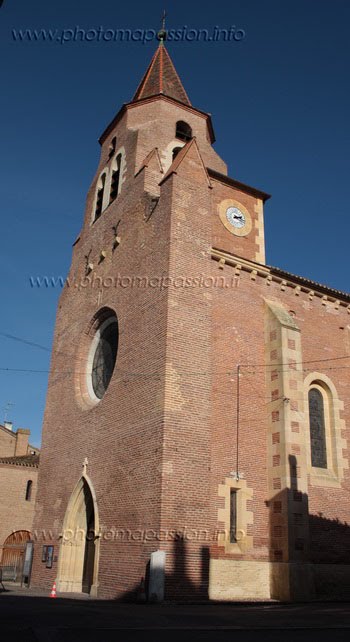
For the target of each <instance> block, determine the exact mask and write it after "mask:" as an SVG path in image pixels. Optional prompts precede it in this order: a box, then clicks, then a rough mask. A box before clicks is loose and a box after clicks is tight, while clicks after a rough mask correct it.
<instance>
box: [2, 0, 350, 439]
mask: <svg viewBox="0 0 350 642" xmlns="http://www.w3.org/2000/svg"><path fill="white" fill-rule="evenodd" d="M164 4H165V9H166V12H167V27H168V28H169V29H181V30H182V31H183V32H185V31H186V30H185V26H186V27H187V33H190V36H189V38H190V37H193V36H192V33H194V32H190V31H189V30H190V29H205V28H206V29H208V30H209V33H210V34H211V33H213V32H214V31H213V30H214V28H215V27H216V26H217V27H219V28H221V29H230V28H231V27H232V28H233V29H232V31H231V33H232V34H235V39H234V38H232V39H231V41H224V40H223V39H221V41H220V40H219V41H211V42H203V41H201V42H198V41H196V40H194V41H190V40H189V39H185V38H184V39H183V40H182V41H177V42H174V41H173V42H169V43H168V45H167V46H168V50H169V53H170V55H171V57H172V59H173V61H174V63H175V66H176V68H177V71H178V73H179V75H180V77H181V79H182V81H183V84H184V86H185V89H186V91H187V93H188V94H189V96H190V99H191V102H192V104H193V105H194V106H195V107H198V108H199V109H202V110H203V111H208V112H210V113H211V114H212V116H213V123H214V129H215V134H216V141H217V142H216V143H215V148H216V150H217V152H218V153H219V154H220V156H222V158H223V159H224V160H225V161H226V162H227V163H228V167H229V175H230V176H232V177H234V178H235V179H237V180H240V181H242V182H244V183H247V184H249V185H252V186H254V187H257V188H260V189H262V190H263V191H266V192H268V193H269V194H271V195H272V198H271V200H269V201H268V202H267V204H266V206H265V225H266V228H265V233H266V249H267V263H268V264H269V265H273V266H278V267H280V268H283V269H285V270H288V271H290V272H293V273H295V274H300V275H302V276H306V277H308V278H311V279H313V280H315V281H318V282H321V283H325V284H327V285H330V286H332V287H335V288H337V289H340V290H345V291H346V290H348V289H349V286H348V277H349V267H348V257H349V252H348V235H349V232H350V222H349V208H350V198H349V189H348V184H349V148H350V145H349V143H350V140H349V121H350V118H349V114H350V89H349V80H348V79H349V62H350V40H349V36H348V29H349V23H350V3H349V2H348V0H283V1H281V0H264V1H262V0H237V1H235V0H231V1H230V2H227V0H216V1H215V2H214V3H208V4H207V3H204V2H202V1H201V2H197V1H192V2H191V1H190V0H186V2H185V1H184V0H176V2H175V0H161V1H158V0H148V2H141V0H134V2H133V3H124V2H123V3H122V2H115V1H113V0H99V2H92V1H91V0H87V1H85V2H81V1H80V2H72V0H59V1H58V0H57V1H55V0H52V1H51V2H50V3H47V2H44V0H41V1H33V0H31V1H28V0H19V1H16V0H4V2H3V4H2V6H1V8H0V56H1V93H2V98H1V103H0V115H1V118H0V127H1V132H0V141H1V143H0V144H1V153H0V163H1V180H0V191H1V196H0V216H1V228H0V238H1V252H0V268H1V280H0V284H1V285H0V287H1V301H2V314H1V321H0V422H2V421H3V420H4V419H5V418H7V419H8V420H12V421H13V422H14V427H15V429H16V428H18V427H26V428H30V430H31V433H32V434H31V442H32V443H33V444H34V445H39V444H40V435H41V425H42V417H43V412H44V407H45V395H46V388H47V377H48V374H47V373H48V370H49V368H50V351H51V344H52V336H53V330H54V323H55V313H56V306H57V301H58V297H59V295H60V292H61V287H60V286H59V285H58V286H57V287H49V288H46V287H42V288H38V287H32V285H31V281H30V279H31V277H33V278H34V279H36V277H37V276H39V277H43V276H48V277H52V276H53V277H55V278H56V279H58V278H59V277H60V276H62V277H63V279H64V277H65V276H66V275H67V272H68V269H69V265H70V260H71V252H72V243H73V241H74V239H75V237H76V236H77V234H78V232H79V230H80V227H81V223H82V219H83V213H84V204H85V197H86V192H87V190H88V187H89V185H90V182H91V180H92V178H93V176H94V173H95V170H96V167H97V163H98V158H99V145H98V142H97V140H98V137H99V135H100V134H101V133H102V131H103V130H104V128H105V126H106V125H107V124H108V123H109V122H110V120H111V119H112V118H113V116H114V115H115V114H116V113H117V111H118V110H119V108H120V107H121V105H122V104H123V103H124V102H128V101H129V100H130V99H131V97H132V95H133V93H134V92H135V90H136V87H137V85H138V83H139V81H140V79H141V77H142V75H143V73H144V71H145V69H146V67H147V66H148V64H149V61H150V58H151V56H152V54H153V52H154V50H155V47H156V46H157V43H156V42H155V41H154V40H152V41H150V42H144V43H143V42H142V41H141V42H140V41H138V38H140V37H141V35H140V34H142V33H143V32H144V33H146V32H145V30H148V29H151V30H152V29H156V30H157V29H158V28H159V26H160V20H161V15H162V12H163V9H164ZM42 28H44V29H51V30H52V32H51V33H54V34H55V35H54V40H53V41H45V42H44V41H43V40H40V41H36V42H33V41H32V42H29V41H28V40H24V41H20V40H19V39H18V30H19V29H22V30H25V29H32V30H34V29H37V30H40V29H42ZM77 28H80V29H85V34H87V33H88V32H89V30H91V29H92V30H93V29H95V30H97V31H98V30H100V33H101V34H106V33H107V32H108V30H110V29H114V30H117V29H131V30H133V33H134V36H133V37H134V41H129V42H126V41H125V40H124V41H121V40H120V39H119V40H118V39H117V40H112V41H107V38H108V37H110V36H106V40H103V39H102V36H100V40H97V39H95V40H90V41H87V40H86V39H85V40H84V41H82V40H81V37H82V36H80V39H79V36H76V40H75V41H73V40H72V38H73V36H72V34H73V33H75V30H76V29H77ZM14 29H15V30H16V34H17V40H16V39H15V37H14V34H13V30H14ZM64 29H65V30H68V31H65V32H64V36H63V35H62V34H63V31H62V30H64ZM56 30H57V32H56ZM69 30H71V31H69ZM142 30H143V32H142ZM84 37H85V38H88V37H90V38H94V32H93V31H92V32H91V31H90V35H89V36H86V35H85V36H84ZM97 37H98V36H95V38H97ZM63 40H66V41H65V42H63ZM11 404H12V405H11Z"/></svg>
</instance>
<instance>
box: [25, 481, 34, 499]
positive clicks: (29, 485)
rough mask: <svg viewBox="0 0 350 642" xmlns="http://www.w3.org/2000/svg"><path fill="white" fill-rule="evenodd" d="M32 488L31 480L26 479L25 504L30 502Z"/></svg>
mask: <svg viewBox="0 0 350 642" xmlns="http://www.w3.org/2000/svg"><path fill="white" fill-rule="evenodd" d="M32 486H33V482H32V480H31V479H28V481H27V487H26V501H27V502H30V500H31V497H32Z"/></svg>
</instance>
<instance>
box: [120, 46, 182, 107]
mask: <svg viewBox="0 0 350 642" xmlns="http://www.w3.org/2000/svg"><path fill="white" fill-rule="evenodd" d="M158 94H163V95H164V96H169V97H170V98H174V99H175V100H178V101H179V102H180V103H183V104H184V105H188V106H191V103H190V100H189V98H188V96H187V94H186V92H185V89H184V87H183V85H182V82H181V80H180V78H179V76H178V74H177V71H176V69H175V67H174V65H173V62H172V60H171V58H170V56H169V54H168V52H167V50H166V48H165V46H164V44H163V43H161V44H160V45H159V47H158V49H157V51H156V52H155V53H154V55H153V58H152V60H151V63H150V65H149V67H148V69H147V71H146V73H145V75H144V77H143V78H142V80H141V83H140V85H139V86H138V88H137V91H136V94H135V96H134V97H133V102H135V101H137V100H143V99H144V98H149V97H150V96H156V95H158Z"/></svg>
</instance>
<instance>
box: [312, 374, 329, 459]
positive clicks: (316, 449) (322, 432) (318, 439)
mask: <svg viewBox="0 0 350 642" xmlns="http://www.w3.org/2000/svg"><path fill="white" fill-rule="evenodd" d="M308 399H309V428H310V451H311V465H312V466H314V467H315V468H327V441H326V416H325V399H324V393H323V391H322V388H321V387H320V386H319V385H316V384H314V385H312V386H311V387H310V389H309V393H308ZM327 420H328V417H327Z"/></svg>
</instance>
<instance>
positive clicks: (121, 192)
mask: <svg viewBox="0 0 350 642" xmlns="http://www.w3.org/2000/svg"><path fill="white" fill-rule="evenodd" d="M164 37H165V35H164V32H161V33H160V43H159V46H158V48H157V50H156V52H155V54H154V56H153V58H152V60H151V63H150V65H149V67H148V69H147V71H146V73H145V75H144V77H143V78H142V81H141V83H140V85H139V86H138V88H137V91H136V93H135V95H134V97H133V99H132V100H131V102H129V103H127V104H125V105H123V107H122V108H121V109H120V111H119V112H118V114H117V115H116V117H115V118H114V119H113V121H112V122H111V123H110V124H109V125H108V127H107V128H106V130H105V131H104V132H103V134H102V136H101V138H100V144H101V157H100V162H99V165H98V168H97V172H96V175H95V177H94V179H93V182H92V185H91V187H90V189H89V192H88V195H87V201H86V212H85V219H84V223H83V227H82V229H81V232H80V234H79V236H78V238H77V239H76V241H75V242H74V246H73V256H72V264H71V268H70V272H69V280H68V283H67V285H66V286H65V288H64V290H63V292H62V295H61V298H60V301H59V306H58V310H57V320H56V328H55V336H54V344H53V351H52V362H51V374H50V379H49V386H48V393H47V403H46V410H45V418H44V428H43V443H42V459H41V464H40V474H39V488H38V499H37V505H36V517H35V524H34V532H35V537H36V544H35V556H34V566H33V574H32V585H33V586H36V587H41V588H46V589H49V588H50V587H51V585H52V582H53V580H54V579H57V589H58V591H61V592H81V591H84V592H89V593H90V594H92V595H98V596H99V597H104V598H108V597H111V598H114V597H118V598H123V597H130V598H132V597H135V596H137V594H138V592H139V590H140V582H141V578H142V577H145V578H146V585H147V587H148V590H149V596H150V599H161V598H162V594H163V590H164V587H165V596H166V598H167V599H172V598H182V599H187V598H188V599H192V600H193V599H195V598H198V599H203V598H205V597H217V596H218V595H219V596H220V595H221V594H220V588H218V589H217V591H216V589H215V586H218V587H220V586H222V583H224V584H225V579H223V578H224V574H225V570H224V569H223V568H222V566H221V563H222V562H223V561H224V558H225V555H226V556H227V555H228V557H229V558H230V559H232V560H234V559H238V560H239V559H241V558H242V556H244V555H246V554H247V551H249V549H250V547H251V546H252V537H251V536H250V528H251V526H250V525H251V519H250V517H251V512H250V511H251V498H252V491H251V489H250V486H251V484H249V483H248V482H247V481H246V480H245V479H238V477H239V476H238V475H237V480H236V481H235V479H236V478H232V479H231V478H230V479H231V482H232V483H231V482H230V481H229V483H226V482H227V478H229V476H230V474H231V472H232V470H235V462H236V451H235V447H236V446H235V444H236V440H235V438H234V435H233V428H232V426H233V421H234V414H235V407H234V406H232V403H231V402H230V399H231V397H232V395H233V392H232V390H233V386H234V385H235V384H233V383H232V377H231V378H230V372H231V374H232V372H233V371H234V365H233V364H235V363H237V362H239V361H238V358H239V356H240V358H241V359H243V360H244V359H247V354H246V352H244V350H246V349H247V350H249V349H252V350H253V351H254V352H255V354H254V357H255V360H256V359H259V358H262V355H263V347H262V348H261V349H260V353H259V349H256V350H254V348H246V347H247V345H248V344H249V338H248V341H247V337H243V338H242V342H240V341H239V337H238V334H237V331H235V328H234V324H233V322H232V315H234V314H238V313H240V314H242V313H243V312H242V311H244V305H245V303H244V297H243V298H241V299H239V300H238V299H237V297H236V286H237V278H236V275H237V274H239V270H240V266H239V265H238V266H236V267H235V270H234V272H235V275H233V276H232V278H231V279H230V282H229V284H226V286H225V287H227V288H228V292H224V291H223V290H222V288H220V287H219V288H216V287H214V285H215V283H216V281H215V280H217V279H218V278H221V275H222V270H221V267H223V265H225V262H229V257H230V256H232V255H233V254H234V255H235V256H240V257H244V261H245V262H248V263H249V262H250V264H251V265H255V264H264V262H265V258H264V230H263V202H264V201H265V200H266V198H268V196H267V195H266V194H264V193H263V192H260V191H259V190H256V189H254V188H252V187H249V186H247V185H243V184H242V183H239V182H238V181H236V180H234V179H232V178H229V177H228V176H227V170H226V165H225V163H224V162H223V161H222V160H221V158H220V157H219V156H218V155H217V153H216V152H215V150H214V149H213V142H214V140H215V139H214V132H213V127H212V122H211V118H210V115H209V114H207V113H205V112H203V111H200V110H199V109H196V108H194V107H193V106H192V105H191V103H190V100H189V98H188V96H187V93H186V91H185V89H184V87H183V86H182V83H181V80H180V78H179V76H178V74H177V72H176V70H175V68H174V65H173V63H172V61H171V58H170V56H169V53H168V52H167V49H166V47H165V44H164ZM242 260H243V259H242ZM230 274H232V271H231V273H230ZM235 297H236V298H235ZM223 311H224V313H223ZM227 319H228V326H227V327H228V328H229V330H227V332H226V334H225V331H224V332H221V329H224V328H223V326H224V325H225V323H226V321H227ZM227 333H228V334H227ZM242 346H243V347H242ZM244 346H245V347H244ZM238 353H240V355H239V356H238ZM243 353H244V354H243ZM245 439H247V437H245ZM250 439H251V437H250ZM248 442H249V443H248ZM248 442H247V443H246V444H243V447H244V446H245V447H246V450H247V452H248V451H249V457H250V456H251V446H250V444H251V441H250V440H249V439H248ZM247 456H248V455H247ZM265 456H266V452H265V451H264V452H263V454H262V462H264V458H265ZM249 457H248V458H249ZM258 458H259V455H258V454H257V455H256V459H258ZM262 466H264V463H263V464H262ZM225 480H226V481H225ZM237 489H239V490H240V491H241V492H240V499H239V502H240V504H239V506H238V507H235V506H234V503H233V501H234V500H233V498H234V494H233V493H234V492H236V490H237ZM236 508H237V511H238V513H239V520H240V521H239V524H238V526H239V527H240V528H241V530H242V532H243V531H244V536H245V540H244V542H243V543H242V542H241V543H240V540H239V538H237V537H236V536H232V537H230V536H229V537H228V539H227V536H225V535H222V532H224V531H225V529H226V528H228V529H229V530H230V528H231V527H232V523H231V522H232V515H233V513H234V511H235V510H236ZM230 520H231V522H230ZM230 524H231V527H230ZM264 528H265V531H264ZM218 530H220V532H221V535H220V536H219V537H218V538H215V537H213V533H215V532H217V531H218ZM267 531H268V524H267V522H266V523H263V524H262V526H261V533H262V532H265V534H266V533H267ZM220 537H221V538H222V537H224V539H223V540H222V539H221V540H220ZM225 537H226V539H225ZM263 537H264V536H263V535H261V538H262V539H263ZM44 545H45V546H47V545H52V546H53V547H54V549H53V551H52V549H50V551H49V556H47V549H44V548H43V547H44ZM264 550H265V549H264ZM157 551H160V552H161V553H160V555H159V559H158V561H157V560H155V561H154V556H153V557H152V562H151V568H150V569H149V562H150V560H151V555H152V553H154V552H157ZM266 551H267V546H266ZM260 552H261V551H260ZM264 554H265V553H264ZM266 555H267V553H266ZM256 556H257V554H256V553H254V552H253V553H251V555H250V558H249V553H248V558H249V559H250V560H251V562H252V564H253V562H254V559H255V558H256ZM157 564H158V566H157V567H156V571H155V570H154V565H157ZM249 568H250V567H249ZM243 571H244V573H247V572H248V573H249V572H253V573H254V566H252V567H251V571H249V569H248V571H247V568H246V567H245V568H244V569H243ZM236 572H237V567H235V571H234V574H236ZM237 577H238V576H237ZM242 578H243V576H242ZM242 578H240V580H239V581H243V580H242ZM237 581H238V580H237ZM227 582H231V579H230V578H228V579H227ZM220 583H221V584H220ZM223 594H225V592H224V593H223Z"/></svg>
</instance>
